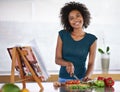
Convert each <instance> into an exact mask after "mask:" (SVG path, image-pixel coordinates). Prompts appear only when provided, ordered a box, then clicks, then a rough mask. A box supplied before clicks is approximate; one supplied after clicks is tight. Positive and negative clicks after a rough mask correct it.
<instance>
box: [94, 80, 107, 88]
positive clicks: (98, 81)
mask: <svg viewBox="0 0 120 92" xmlns="http://www.w3.org/2000/svg"><path fill="white" fill-rule="evenodd" d="M94 84H95V85H96V86H98V87H104V86H105V83H104V81H103V80H96V81H95V82H94Z"/></svg>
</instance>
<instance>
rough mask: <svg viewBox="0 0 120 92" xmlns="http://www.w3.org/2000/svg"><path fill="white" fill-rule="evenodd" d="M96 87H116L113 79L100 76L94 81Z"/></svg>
mask: <svg viewBox="0 0 120 92" xmlns="http://www.w3.org/2000/svg"><path fill="white" fill-rule="evenodd" d="M94 83H95V85H96V86H98V87H112V86H113V85H114V80H113V79H112V78H111V77H107V78H105V77H101V76H98V78H97V80H96V81H94Z"/></svg>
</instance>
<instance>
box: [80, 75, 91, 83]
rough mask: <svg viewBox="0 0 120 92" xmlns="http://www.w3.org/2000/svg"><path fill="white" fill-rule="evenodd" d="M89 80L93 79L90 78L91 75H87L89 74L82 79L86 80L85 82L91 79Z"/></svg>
mask: <svg viewBox="0 0 120 92" xmlns="http://www.w3.org/2000/svg"><path fill="white" fill-rule="evenodd" d="M89 80H91V78H89V77H87V76H86V77H84V78H83V79H82V81H84V82H87V81H89Z"/></svg>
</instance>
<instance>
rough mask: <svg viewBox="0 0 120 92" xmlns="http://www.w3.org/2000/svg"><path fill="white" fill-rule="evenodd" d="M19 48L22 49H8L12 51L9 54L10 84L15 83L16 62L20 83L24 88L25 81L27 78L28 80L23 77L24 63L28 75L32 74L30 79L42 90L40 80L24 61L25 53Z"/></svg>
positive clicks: (26, 61) (27, 62)
mask: <svg viewBox="0 0 120 92" xmlns="http://www.w3.org/2000/svg"><path fill="white" fill-rule="evenodd" d="M21 48H22V47H13V48H10V49H12V52H11V58H12V67H11V76H10V82H11V83H14V82H15V66H16V61H17V63H18V67H19V72H20V78H21V80H20V81H21V82H22V85H23V88H26V80H27V79H28V78H30V77H29V76H25V74H24V70H23V67H22V64H23V63H24V64H25V65H26V66H27V67H28V69H29V71H30V73H31V74H32V78H33V79H34V80H35V81H36V82H37V83H38V85H39V87H40V88H41V89H43V86H42V84H41V81H42V80H41V79H40V78H39V77H38V76H37V75H36V73H35V72H34V70H33V68H32V67H31V65H30V63H29V61H28V60H27V59H26V55H27V51H26V50H22V49H21ZM8 49H9V48H8Z"/></svg>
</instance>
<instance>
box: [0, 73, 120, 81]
mask: <svg viewBox="0 0 120 92" xmlns="http://www.w3.org/2000/svg"><path fill="white" fill-rule="evenodd" d="M98 76H103V77H112V78H113V79H114V80H116V81H120V74H93V75H92V76H91V78H92V79H94V78H97V77H98ZM15 80H16V81H18V80H20V78H19V77H18V76H17V75H16V76H15ZM57 80H58V75H57V74H51V76H50V77H49V78H48V80H47V82H54V81H57ZM9 81H10V75H0V82H3V83H4V82H9ZM28 81H30V82H34V80H28Z"/></svg>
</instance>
